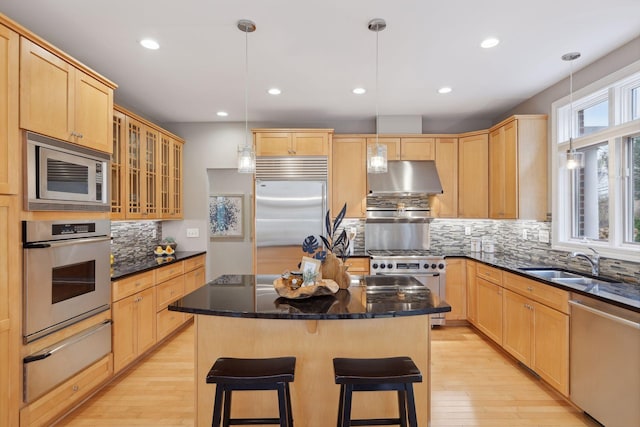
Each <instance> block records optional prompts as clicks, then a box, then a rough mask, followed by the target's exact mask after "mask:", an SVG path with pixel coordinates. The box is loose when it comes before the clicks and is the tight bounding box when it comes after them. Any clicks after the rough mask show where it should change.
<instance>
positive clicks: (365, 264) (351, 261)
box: [344, 257, 369, 276]
mask: <svg viewBox="0 0 640 427" xmlns="http://www.w3.org/2000/svg"><path fill="white" fill-rule="evenodd" d="M344 265H346V266H347V272H348V273H349V274H351V275H355V276H365V275H367V274H369V258H368V257H367V258H347V260H346V261H345V263H344Z"/></svg>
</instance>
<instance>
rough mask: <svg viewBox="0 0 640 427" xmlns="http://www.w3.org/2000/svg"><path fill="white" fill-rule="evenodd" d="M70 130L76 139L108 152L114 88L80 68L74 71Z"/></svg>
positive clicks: (90, 146)
mask: <svg viewBox="0 0 640 427" xmlns="http://www.w3.org/2000/svg"><path fill="white" fill-rule="evenodd" d="M74 89H75V100H74V104H73V109H74V124H73V130H74V132H75V133H76V134H77V135H78V136H77V138H75V141H76V142H77V143H78V144H80V145H84V146H85V147H89V148H93V149H94V150H99V151H104V152H107V153H111V149H112V148H111V147H112V144H111V132H112V131H111V129H112V128H111V121H112V114H113V90H112V89H111V88H110V87H108V86H107V85H105V84H104V83H101V82H99V81H98V80H96V79H94V78H93V77H91V76H89V75H87V74H85V73H83V72H82V71H80V70H76V71H75V85H74Z"/></svg>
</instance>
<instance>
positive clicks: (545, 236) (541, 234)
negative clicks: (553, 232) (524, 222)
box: [538, 230, 549, 243]
mask: <svg viewBox="0 0 640 427" xmlns="http://www.w3.org/2000/svg"><path fill="white" fill-rule="evenodd" d="M538 241H539V242H542V243H549V232H548V231H547V230H540V231H538Z"/></svg>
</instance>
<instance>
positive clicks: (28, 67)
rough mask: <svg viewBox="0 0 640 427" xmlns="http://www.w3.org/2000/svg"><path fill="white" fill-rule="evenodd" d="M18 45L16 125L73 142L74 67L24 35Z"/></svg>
mask: <svg viewBox="0 0 640 427" xmlns="http://www.w3.org/2000/svg"><path fill="white" fill-rule="evenodd" d="M20 46H21V53H20V127H21V128H24V129H28V130H32V131H34V132H38V133H41V134H44V135H48V136H51V137H54V138H59V139H62V140H65V141H72V142H75V141H74V139H73V137H72V135H71V132H72V129H73V117H72V111H73V108H72V105H73V102H74V91H73V87H74V83H75V80H74V68H73V67H72V66H71V65H69V64H68V63H67V62H65V61H63V60H62V59H60V58H58V57H57V56H55V55H54V54H52V53H51V52H49V51H47V50H45V49H43V48H41V47H40V46H38V45H36V44H35V43H32V42H30V41H29V40H27V39H25V38H24V37H23V38H21V39H20Z"/></svg>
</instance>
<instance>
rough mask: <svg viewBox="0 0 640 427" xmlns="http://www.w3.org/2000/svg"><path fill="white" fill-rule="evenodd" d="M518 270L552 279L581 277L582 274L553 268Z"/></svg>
mask: <svg viewBox="0 0 640 427" xmlns="http://www.w3.org/2000/svg"><path fill="white" fill-rule="evenodd" d="M520 270H522V271H526V272H527V273H529V274H531V275H534V276H538V277H541V278H543V279H547V280H554V279H582V278H584V276H582V275H580V274H576V273H570V272H568V271H564V270H559V269H553V268H544V269H542V268H521V269H520Z"/></svg>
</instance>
